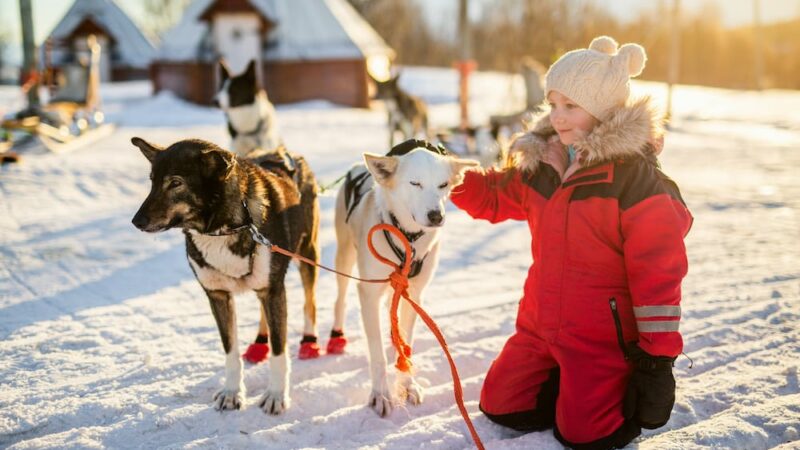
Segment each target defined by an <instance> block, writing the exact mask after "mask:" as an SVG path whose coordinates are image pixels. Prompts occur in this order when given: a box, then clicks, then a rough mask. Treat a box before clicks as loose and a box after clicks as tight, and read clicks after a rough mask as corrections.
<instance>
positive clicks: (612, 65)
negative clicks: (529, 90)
mask: <svg viewBox="0 0 800 450" xmlns="http://www.w3.org/2000/svg"><path fill="white" fill-rule="evenodd" d="M645 61H647V55H646V54H645V51H644V48H642V46H641V45H639V44H625V45H623V46H622V47H619V48H618V44H617V41H615V40H614V39H612V38H610V37H608V36H600V37H596V38H594V40H592V43H591V44H590V45H589V48H588V49H585V48H583V49H578V50H572V51H571V52H568V53H566V54H564V55H563V56H562V57H561V58H559V59H558V61H556V62H555V63H553V65H552V66H550V70H548V71H547V75H546V76H545V92H546V94H549V93H550V91H558V92H560V93H562V94H564V95H565V96H567V97H569V98H570V99H571V100H572V101H573V102H575V103H577V104H578V106H580V107H581V108H583V109H585V110H586V111H587V112H589V114H591V115H593V116H594V117H596V118H597V119H598V120H600V121H601V122H602V121H604V120H605V119H606V118H607V117H608V115H609V113H611V112H612V111H614V110H615V109H617V108H619V107H620V106H623V105H624V104H625V102H626V101H627V100H628V96H629V95H630V91H631V90H630V79H631V78H632V77H635V76H637V75H639V74H640V73H642V70H643V69H644V65H645Z"/></svg>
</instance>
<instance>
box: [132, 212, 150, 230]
mask: <svg viewBox="0 0 800 450" xmlns="http://www.w3.org/2000/svg"><path fill="white" fill-rule="evenodd" d="M147 222H148V220H147V217H145V215H144V214H136V215H135V216H133V220H131V223H132V224H133V226H135V227H136V228H138V229H140V230H142V231H144V229H145V228H146V227H147Z"/></svg>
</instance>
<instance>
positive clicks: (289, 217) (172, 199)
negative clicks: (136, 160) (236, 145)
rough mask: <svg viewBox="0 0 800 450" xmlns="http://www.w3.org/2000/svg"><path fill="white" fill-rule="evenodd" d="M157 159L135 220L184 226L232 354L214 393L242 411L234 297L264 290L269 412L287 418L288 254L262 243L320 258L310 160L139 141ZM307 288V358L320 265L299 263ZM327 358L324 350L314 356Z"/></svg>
mask: <svg viewBox="0 0 800 450" xmlns="http://www.w3.org/2000/svg"><path fill="white" fill-rule="evenodd" d="M131 142H132V143H133V144H134V145H135V146H137V147H139V150H141V152H142V154H144V156H145V157H146V158H147V159H148V160H149V161H150V163H151V172H150V179H151V182H152V186H151V189H150V194H149V195H148V196H147V198H146V199H145V201H144V203H142V206H141V207H140V208H139V211H138V212H137V213H136V215H135V216H134V217H133V224H134V225H135V226H136V228H139V229H140V230H142V231H146V232H150V233H155V232H160V231H165V230H168V229H170V228H181V229H182V230H183V233H184V234H185V236H186V253H187V257H188V259H189V264H190V266H191V268H192V271H193V272H194V274H195V277H196V278H197V281H199V282H200V285H201V286H202V287H203V289H204V290H205V292H206V295H207V296H208V300H209V302H210V303H211V312H212V313H213V314H214V319H216V322H217V327H218V328H219V334H220V337H221V339H222V346H223V349H224V350H225V354H226V357H225V385H224V387H223V388H222V390H220V391H219V392H217V393H216V394H215V396H214V402H215V405H216V408H217V409H219V410H225V409H239V408H240V407H241V405H242V403H243V402H244V398H245V388H244V382H243V376H242V375H243V373H242V359H241V358H240V356H239V349H238V347H239V339H238V337H237V328H236V310H235V303H234V300H233V296H234V295H235V294H238V293H241V292H244V291H248V290H252V291H255V293H256V296H257V297H258V300H259V302H260V303H261V309H262V312H264V313H266V314H265V315H266V320H262V322H261V325H260V327H259V335H260V336H263V337H264V338H265V339H266V338H267V337H268V339H269V341H271V344H272V358H271V361H270V379H269V387H268V388H267V392H266V393H265V394H264V396H263V397H262V398H261V403H260V405H261V408H262V409H263V410H264V411H265V412H267V413H271V414H279V413H281V412H283V410H284V409H286V408H288V407H289V357H288V356H287V354H286V350H287V348H286V347H287V346H286V338H287V319H288V318H287V300H286V288H285V287H284V277H285V276H286V271H287V269H288V267H289V258H288V257H286V256H284V255H282V254H277V253H275V254H273V253H272V252H271V251H270V249H269V248H268V247H267V246H265V245H259V241H260V239H262V238H266V239H268V240H269V242H271V243H273V244H275V245H278V246H280V247H281V248H284V249H287V250H289V251H292V252H296V253H299V254H300V255H303V256H305V257H306V258H308V259H310V260H312V261H319V247H318V243H317V234H318V229H319V202H318V201H317V183H316V181H315V179H314V175H313V173H312V172H311V170H310V169H309V167H308V164H307V163H306V162H305V160H304V159H303V158H301V157H299V156H294V157H293V159H294V161H295V162H296V170H297V171H298V172H299V173H297V174H293V173H290V172H288V171H287V169H286V168H285V166H283V165H282V164H276V163H275V161H274V160H273V159H270V158H267V159H264V160H262V159H258V158H256V159H252V160H251V159H245V158H239V157H237V156H236V155H234V154H233V153H231V152H229V151H226V150H223V149H221V148H219V147H217V146H216V145H214V144H212V143H210V142H205V141H201V140H184V141H180V142H176V143H174V144H172V145H170V146H169V147H167V148H164V147H160V146H157V145H154V144H150V143H148V142H146V141H144V140H143V139H140V138H133V139H132V140H131ZM299 268H300V278H301V280H302V283H303V289H304V292H305V307H304V312H305V325H304V331H303V333H304V336H303V340H302V341H301V346H300V352H301V356H302V354H303V351H304V350H305V351H306V352H307V354H309V350H311V349H310V348H309V347H316V348H318V347H317V346H316V339H317V338H316V298H315V286H316V281H317V274H318V271H317V268H316V267H315V266H312V265H308V264H301V265H300V267H299ZM311 353H316V355H318V354H319V352H318V351H316V352H311Z"/></svg>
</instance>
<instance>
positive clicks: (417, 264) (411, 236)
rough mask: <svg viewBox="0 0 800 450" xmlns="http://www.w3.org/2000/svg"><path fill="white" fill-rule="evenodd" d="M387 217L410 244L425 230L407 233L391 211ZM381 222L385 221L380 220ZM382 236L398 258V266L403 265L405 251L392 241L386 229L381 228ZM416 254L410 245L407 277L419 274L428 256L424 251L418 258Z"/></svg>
mask: <svg viewBox="0 0 800 450" xmlns="http://www.w3.org/2000/svg"><path fill="white" fill-rule="evenodd" d="M389 219H391V221H392V225H393V226H394V227H395V228H397V229H398V230H400V232H401V233H403V236H405V237H406V239H407V240H408V242H409V243H410V244H413V243H414V242H415V241H416V240H417V239H419V238H421V237H422V235H423V234H425V232H424V231H422V230H419V231H417V232H415V233H409V232H408V231H406V230H404V229H403V228H402V227H401V226H400V224H399V223H398V222H397V217H395V216H394V214H392V213H389ZM381 223H385V222H384V221H381ZM383 237H384V238H386V243H387V244H389V248H391V249H392V253H394V255H395V256H397V259H399V260H400V267H403V266H404V265H405V264H406V253H405V251H403V249H402V248H400V247H398V246H397V244H395V243H394V240H393V239H392V236H391V235H390V234H389V232H388V231H386V229H384V230H383ZM416 256H417V249H415V248H414V246H413V245H412V246H411V267H410V270H409V271H408V278H414V277H415V276H417V275H419V273H420V272H421V271H422V264H423V263H424V262H425V258H427V257H428V254H427V253H425V255H424V256H423V257H422V258H420V259H416Z"/></svg>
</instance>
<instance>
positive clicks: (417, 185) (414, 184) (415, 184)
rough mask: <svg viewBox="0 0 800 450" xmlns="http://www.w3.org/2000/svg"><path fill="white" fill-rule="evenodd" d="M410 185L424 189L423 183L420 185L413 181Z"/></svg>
mask: <svg viewBox="0 0 800 450" xmlns="http://www.w3.org/2000/svg"><path fill="white" fill-rule="evenodd" d="M410 183H411V185H412V186H416V187H418V188H420V189H422V183H420V182H419V181H411V182H410Z"/></svg>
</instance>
